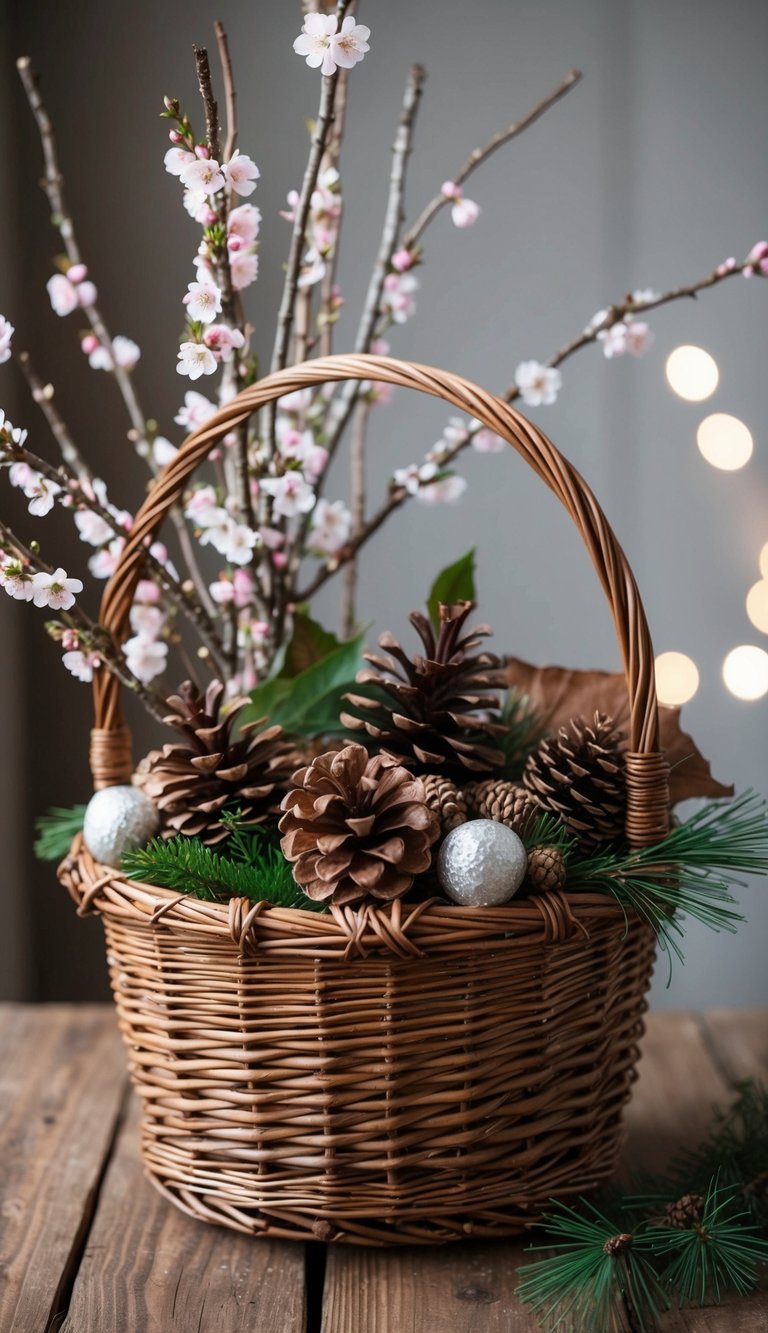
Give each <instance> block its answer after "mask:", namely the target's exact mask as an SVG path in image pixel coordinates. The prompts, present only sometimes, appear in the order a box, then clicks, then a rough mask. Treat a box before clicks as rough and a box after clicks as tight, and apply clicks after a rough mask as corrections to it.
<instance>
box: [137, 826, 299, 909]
mask: <svg viewBox="0 0 768 1333" xmlns="http://www.w3.org/2000/svg"><path fill="white" fill-rule="evenodd" d="M257 841H258V839H257ZM220 848H221V844H220V845H219V848H217V849H216V850H214V849H213V848H211V847H207V846H206V845H205V844H204V843H203V842H201V841H200V839H198V838H185V837H184V836H181V835H180V836H179V837H176V838H168V839H163V838H155V839H153V841H152V842H150V843H149V845H148V846H147V847H142V848H139V849H138V850H137V851H133V852H126V854H125V855H124V856H123V859H122V862H121V869H122V871H123V873H124V874H125V875H127V876H128V878H129V879H138V880H143V881H145V882H146V883H149V884H156V885H157V886H158V888H161V889H173V890H174V891H175V892H176V893H188V894H192V895H193V896H194V897H196V898H204V899H205V900H206V901H207V902H216V903H221V902H226V901H227V900H228V899H229V898H233V897H238V898H250V899H251V900H252V901H253V902H268V903H271V904H272V905H273V906H276V907H297V908H301V909H302V910H304V911H310V912H316V911H318V910H322V904H320V903H316V902H313V901H312V900H311V899H310V898H307V897H306V895H305V894H303V893H302V892H301V890H300V889H299V888H298V886H297V885H296V883H295V882H294V879H293V874H292V872H291V867H290V865H289V864H288V862H287V861H286V860H285V857H284V856H283V854H282V852H281V851H280V850H279V848H277V847H274V846H270V845H269V843H267V842H266V841H265V842H264V843H263V844H262V845H261V847H260V848H258V849H257V851H256V854H255V855H254V858H253V860H252V861H250V862H249V861H247V860H245V859H243V857H242V856H241V855H240V852H239V851H238V852H237V857H238V859H235V860H232V859H230V858H229V857H228V856H226V855H224V854H223V852H222V851H221V849H220Z"/></svg>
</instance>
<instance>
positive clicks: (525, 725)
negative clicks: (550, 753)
mask: <svg viewBox="0 0 768 1333" xmlns="http://www.w3.org/2000/svg"><path fill="white" fill-rule="evenodd" d="M500 721H501V723H502V724H503V725H504V727H506V731H505V733H504V734H503V735H502V736H499V737H497V739H496V745H497V747H498V749H499V750H501V751H502V753H503V755H504V763H503V764H502V765H501V767H500V768H499V770H498V776H499V777H500V778H506V779H507V781H509V782H517V781H518V780H519V778H520V777H521V776H522V772H523V769H524V768H525V761H526V759H527V758H528V756H529V754H531V753H532V752H533V751H534V750H535V749H536V747H537V746H538V745H539V744H540V743H541V741H543V739H544V737H545V736H546V734H547V729H546V727H544V726H543V725H542V723H541V721H540V719H539V716H538V714H537V713H536V712H535V711H534V709H533V708H531V705H530V701H529V699H528V696H527V694H521V693H520V692H519V690H515V689H510V690H508V691H507V697H506V699H505V700H504V704H503V707H502V710H501V718H500Z"/></svg>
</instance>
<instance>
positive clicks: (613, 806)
mask: <svg viewBox="0 0 768 1333" xmlns="http://www.w3.org/2000/svg"><path fill="white" fill-rule="evenodd" d="M622 747H623V737H622V736H621V735H620V733H619V732H618V731H617V730H616V728H615V727H614V725H613V722H612V721H611V720H610V718H608V717H605V716H604V715H603V714H601V713H595V715H594V719H593V721H592V722H591V723H587V722H585V721H584V719H583V718H574V719H572V720H571V721H570V722H569V723H568V725H567V726H565V727H561V728H560V730H559V732H558V733H557V736H550V737H548V739H547V740H544V741H542V743H541V745H540V746H539V748H538V749H537V750H534V752H533V754H532V755H529V757H528V760H527V762H526V765H525V770H524V772H523V786H524V787H525V788H526V790H527V791H528V792H529V793H530V795H531V797H532V798H533V800H534V801H535V802H536V803H537V805H540V806H541V807H542V809H544V810H549V811H550V813H551V814H554V815H559V816H560V818H561V819H562V820H563V822H564V823H565V825H566V827H567V828H568V830H569V832H571V833H572V834H573V835H574V837H575V838H576V839H577V840H578V842H579V843H580V844H581V846H582V848H584V849H586V850H589V849H590V848H594V847H596V846H597V845H598V844H599V843H601V842H608V841H610V840H611V839H613V838H618V837H620V836H621V834H622V832H623V830H624V813H625V806H626V792H625V781H624V761H623V757H622Z"/></svg>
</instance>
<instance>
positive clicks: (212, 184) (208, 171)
mask: <svg viewBox="0 0 768 1333" xmlns="http://www.w3.org/2000/svg"><path fill="white" fill-rule="evenodd" d="M179 176H180V178H181V183H182V185H186V187H187V189H188V190H191V191H192V192H193V194H217V193H218V191H219V190H223V189H224V173H223V172H222V170H221V167H220V166H219V164H218V162H217V161H216V160H215V159H214V158H212V157H195V158H193V159H192V161H191V162H188V163H187V164H186V166H185V167H182V169H181V171H180V172H179Z"/></svg>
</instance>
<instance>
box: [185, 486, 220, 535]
mask: <svg viewBox="0 0 768 1333" xmlns="http://www.w3.org/2000/svg"><path fill="white" fill-rule="evenodd" d="M219 507H220V506H219V502H218V498H217V495H216V491H215V489H214V487H213V486H198V487H197V489H196V490H194V491H192V493H191V495H189V496H187V501H186V505H185V507H184V514H185V517H186V518H188V519H189V520H190V522H191V523H197V524H199V525H200V526H201V527H203V528H205V527H208V526H209V520H208V519H207V515H208V514H209V513H210V512H211V511H212V510H216V511H218V509H219ZM224 513H225V514H226V510H225V511H224ZM214 521H215V520H214Z"/></svg>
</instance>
